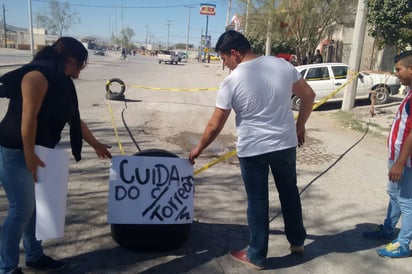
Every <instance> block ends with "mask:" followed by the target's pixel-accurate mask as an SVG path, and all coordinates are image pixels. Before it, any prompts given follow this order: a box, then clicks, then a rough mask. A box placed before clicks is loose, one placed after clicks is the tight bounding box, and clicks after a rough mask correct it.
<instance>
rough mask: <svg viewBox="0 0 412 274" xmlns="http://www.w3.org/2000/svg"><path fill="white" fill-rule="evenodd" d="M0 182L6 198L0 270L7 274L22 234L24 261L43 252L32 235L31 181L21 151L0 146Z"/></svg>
mask: <svg viewBox="0 0 412 274" xmlns="http://www.w3.org/2000/svg"><path fill="white" fill-rule="evenodd" d="M0 182H1V183H2V185H3V188H4V191H5V192H6V196H7V199H8V201H9V211H8V214H7V217H6V219H5V220H4V222H3V226H2V237H1V252H0V273H7V272H9V271H12V270H13V269H15V268H17V265H18V262H19V243H20V240H21V239H22V237H23V247H24V250H25V253H26V261H36V260H37V259H39V258H40V257H41V256H42V255H43V248H42V246H41V242H40V241H37V240H36V234H35V230H36V213H35V199H34V180H33V177H32V175H31V173H30V172H29V170H28V169H27V167H26V162H25V160H24V153H23V150H18V149H8V148H5V147H2V146H0Z"/></svg>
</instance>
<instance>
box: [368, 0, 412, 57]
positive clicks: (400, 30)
mask: <svg viewBox="0 0 412 274" xmlns="http://www.w3.org/2000/svg"><path fill="white" fill-rule="evenodd" d="M409 3H410V0H368V3H367V5H368V14H367V16H366V21H367V22H368V23H369V25H370V28H369V34H370V35H371V36H372V37H373V38H375V42H376V44H377V46H378V47H379V48H383V47H384V46H395V47H397V48H399V49H405V48H406V46H408V44H409V45H410V44H411V41H412V27H411V26H412V7H410V6H409Z"/></svg>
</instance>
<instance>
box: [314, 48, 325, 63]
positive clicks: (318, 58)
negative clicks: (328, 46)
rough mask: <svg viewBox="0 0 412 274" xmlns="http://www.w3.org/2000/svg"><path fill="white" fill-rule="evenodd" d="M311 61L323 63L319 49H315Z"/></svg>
mask: <svg viewBox="0 0 412 274" xmlns="http://www.w3.org/2000/svg"><path fill="white" fill-rule="evenodd" d="M313 63H314V64H319V63H323V57H322V54H321V53H320V50H319V49H317V50H316V54H315V55H314V56H313Z"/></svg>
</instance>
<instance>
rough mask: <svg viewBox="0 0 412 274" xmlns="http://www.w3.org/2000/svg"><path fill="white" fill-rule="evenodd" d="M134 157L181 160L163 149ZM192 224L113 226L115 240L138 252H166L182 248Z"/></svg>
mask: <svg viewBox="0 0 412 274" xmlns="http://www.w3.org/2000/svg"><path fill="white" fill-rule="evenodd" d="M133 155H134V156H154V157H173V158H179V156H177V155H176V154H174V153H172V152H169V151H167V150H162V149H147V150H142V151H140V152H138V153H135V154H133ZM190 226H191V224H190V223H188V224H161V225H158V224H111V225H110V230H111V235H112V238H113V240H115V241H116V242H117V243H118V244H119V245H120V246H123V247H126V248H129V249H133V250H136V251H148V252H164V251H169V250H173V249H176V248H178V247H180V246H181V245H182V244H183V243H184V242H185V241H186V240H187V238H188V236H189V232H190Z"/></svg>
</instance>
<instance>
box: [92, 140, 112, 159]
mask: <svg viewBox="0 0 412 274" xmlns="http://www.w3.org/2000/svg"><path fill="white" fill-rule="evenodd" d="M93 148H94V151H95V152H96V154H97V156H98V157H99V158H100V159H102V160H103V159H111V158H112V154H111V153H110V151H109V148H111V146H109V145H106V144H102V143H100V142H98V143H97V144H96V145H94V146H93Z"/></svg>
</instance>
